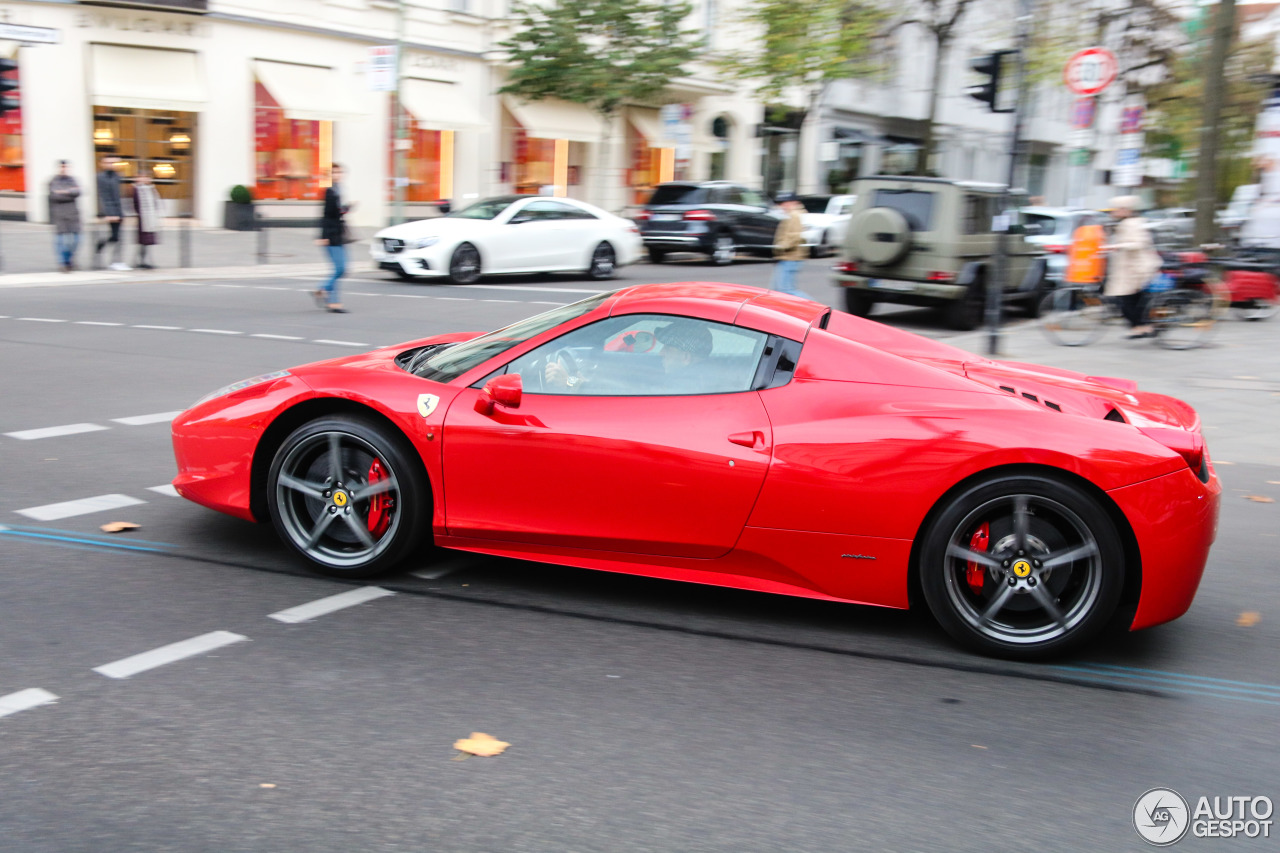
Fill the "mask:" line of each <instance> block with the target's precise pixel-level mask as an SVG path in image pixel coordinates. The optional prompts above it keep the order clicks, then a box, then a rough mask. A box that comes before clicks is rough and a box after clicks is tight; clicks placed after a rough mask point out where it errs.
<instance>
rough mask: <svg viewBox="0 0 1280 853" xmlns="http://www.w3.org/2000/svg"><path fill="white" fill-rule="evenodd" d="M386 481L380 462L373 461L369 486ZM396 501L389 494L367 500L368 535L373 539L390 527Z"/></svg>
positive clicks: (378, 460)
mask: <svg viewBox="0 0 1280 853" xmlns="http://www.w3.org/2000/svg"><path fill="white" fill-rule="evenodd" d="M385 479H387V472H386V471H384V470H383V468H382V460H380V459H375V460H373V464H371V465H370V466H369V477H368V483H369V485H373V484H374V483H380V482H382V481H383V480H385ZM395 506H396V499H395V496H394V495H393V494H391V493H390V492H383V493H382V494H378V495H374V496H373V497H371V498H369V533H371V534H372V535H373V537H374V538H375V539H377V538H378V537H379V536H381V535H382V534H384V533H386V532H387V528H388V527H390V526H391V512H392V511H393V510H394V509H395Z"/></svg>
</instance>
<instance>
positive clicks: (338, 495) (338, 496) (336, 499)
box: [333, 492, 347, 506]
mask: <svg viewBox="0 0 1280 853" xmlns="http://www.w3.org/2000/svg"><path fill="white" fill-rule="evenodd" d="M333 505H334V506H346V505H347V493H346V492H334V493H333Z"/></svg>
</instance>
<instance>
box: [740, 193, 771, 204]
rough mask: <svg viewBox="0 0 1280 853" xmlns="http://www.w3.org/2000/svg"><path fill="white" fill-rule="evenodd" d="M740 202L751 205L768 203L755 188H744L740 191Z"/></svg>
mask: <svg viewBox="0 0 1280 853" xmlns="http://www.w3.org/2000/svg"><path fill="white" fill-rule="evenodd" d="M741 197H742V204H749V205H751V206H752V207H768V206H769V203H768V202H766V201H765V200H764V196H763V195H762V194H760V193H758V192H756V191H755V190H747V189H744V190H742V191H741Z"/></svg>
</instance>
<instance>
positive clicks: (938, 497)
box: [173, 283, 1221, 658]
mask: <svg viewBox="0 0 1280 853" xmlns="http://www.w3.org/2000/svg"><path fill="white" fill-rule="evenodd" d="M173 441H174V449H175V452H176V455H177V461H178V471H179V473H178V476H177V478H176V479H175V480H174V481H173V483H174V486H175V487H176V488H177V490H178V492H179V493H180V494H182V495H183V496H184V497H186V498H189V499H190V500H193V501H195V502H197V503H200V504H203V505H204V506H207V507H211V508H213V509H216V510H219V511H221V512H226V513H230V514H232V515H235V516H239V517H241V518H245V519H250V520H259V521H260V520H265V519H267V518H270V519H271V521H272V523H273V524H274V525H275V528H276V530H277V531H278V532H279V534H280V536H281V537H282V538H283V539H284V541H285V542H287V543H288V544H289V545H290V546H291V547H292V548H293V549H294V550H296V551H297V552H298V554H299V555H301V556H302V557H303V558H305V559H307V560H309V561H310V562H311V565H312V566H313V567H314V568H315V569H316V570H317V571H320V572H323V573H325V574H329V575H336V576H340V577H349V578H359V577H366V576H369V575H373V574H375V573H378V572H383V571H386V570H388V569H390V568H391V567H392V566H394V565H396V564H397V563H400V562H402V561H403V560H405V559H406V558H407V557H408V556H409V555H411V554H414V553H416V552H422V553H425V546H426V545H428V544H431V545H434V546H435V547H437V548H453V549H459V550H464V551H475V552H480V553H485V554H497V555H503V556H509V557H518V558H522V559H527V560H537V561H542V562H548V563H558V564H562V565H568V566H579V567H583V568H592V569H603V570H606V571H614V572H625V573H628V574H635V575H644V576H649V577H655V578H667V579H675V580H684V581H694V582H698V583H705V584H718V585H721V586H729V587H736V588H739V589H749V590H761V591H767V592H777V593H786V594H790V595H800V596H808V597H811V598H820V599H828V600H834V601H846V602H857V603H862V604H874V605H879V606H883V607H896V608H905V607H908V606H911V605H913V604H925V605H927V606H928V608H929V610H930V611H931V612H932V613H933V615H934V617H935V618H936V619H937V620H938V622H939V623H940V624H941V625H942V626H943V628H945V629H946V630H947V631H948V632H949V633H950V634H951V635H953V636H954V637H955V638H956V639H958V640H959V641H961V642H963V643H966V644H968V645H970V646H972V647H975V648H977V649H979V650H981V651H983V652H986V653H990V654H997V655H1002V656H1006V657H1016V658H1033V657H1039V656H1044V655H1046V654H1050V653H1060V652H1061V651H1063V650H1064V649H1067V648H1069V647H1072V646H1076V645H1078V644H1079V643H1081V642H1083V641H1085V640H1086V639H1088V638H1089V637H1090V636H1093V635H1094V634H1096V633H1097V632H1098V631H1099V630H1101V629H1102V628H1103V627H1104V626H1105V625H1106V624H1107V623H1109V622H1111V621H1112V620H1122V621H1123V624H1124V625H1126V626H1128V627H1129V628H1131V629H1138V628H1144V627H1147V626H1150V625H1155V624H1158V623H1160V622H1165V621H1168V620H1170V619H1175V618H1177V617H1178V616H1180V615H1182V614H1183V613H1184V612H1185V611H1186V610H1187V608H1188V607H1189V606H1190V604H1191V600H1192V597H1193V596H1194V595H1195V592H1196V587H1197V586H1198V584H1199V581H1200V576H1201V574H1202V572H1203V571H1204V567H1205V562H1206V560H1207V559H1208V554H1209V546H1210V544H1211V543H1212V542H1213V538H1214V535H1215V532H1216V527H1217V514H1218V502H1219V495H1220V492H1221V488H1220V486H1219V483H1218V480H1217V478H1216V476H1215V475H1214V472H1213V468H1212V466H1211V465H1210V463H1209V457H1208V454H1207V452H1206V449H1205V444H1204V439H1203V438H1202V436H1201V434H1200V424H1199V418H1198V417H1197V415H1196V413H1195V412H1194V411H1193V410H1192V409H1191V407H1189V406H1187V405H1186V404H1185V403H1182V402H1181V401H1179V400H1175V399H1173V398H1171V397H1166V396H1162V395H1159V394H1148V393H1142V392H1140V391H1138V390H1137V386H1136V385H1135V384H1134V383H1132V382H1129V381H1126V380H1122V379H1111V378H1105V377H1097V376H1084V375H1081V374H1076V373H1071V372H1068V371H1063V370H1056V369H1052V368H1046V367H1037V366H1033V365H1027V364H1015V363H1009V362H995V361H990V360H987V359H984V358H981V357H978V356H975V355H972V354H970V353H967V352H964V351H962V350H959V349H956V348H954V347H951V346H948V345H946V344H943V343H939V342H936V341H932V340H929V339H927V338H923V337H920V336H917V335H914V334H910V333H908V332H902V331H898V330H895V329H892V328H890V327H888V326H884V325H881V324H879V323H875V322H872V321H868V320H862V319H858V318H856V317H852V316H850V315H848V314H844V313H841V312H838V311H832V310H831V309H829V308H827V307H826V306H823V305H819V304H818V303H816V302H810V301H807V300H803V299H798V298H794V297H791V296H786V295H782V294H779V293H775V292H771V291H766V290H760V289H757V288H752V287H741V286H735V285H721V284H699V283H694V284H656V285H645V286H639V287H628V288H625V289H622V290H618V291H616V292H612V293H602V294H599V295H597V296H592V297H591V298H589V299H584V300H582V301H581V302H576V303H574V304H572V305H566V306H564V307H561V308H556V309H555V310H552V311H548V312H547V313H545V314H540V315H538V316H536V317H532V318H530V319H527V320H523V321H521V322H518V323H515V324H514V325H511V326H508V327H506V328H504V329H499V330H498V331H496V332H490V333H488V334H477V333H467V334H450V335H439V336H436V337H432V338H426V339H424V340H420V341H415V342H411V343H406V344H402V345H400V346H396V347H389V348H386V349H379V350H375V351H373V352H370V353H367V354H364V355H356V356H350V357H346V358H338V359H332V360H329V361H322V362H317V363H315V364H309V365H306V366H303V367H297V368H293V369H290V370H282V371H279V372H276V373H268V374H265V375H263V376H258V377H254V378H253V379H248V380H245V381H243V382H238V383H236V384H234V385H231V386H229V387H227V388H224V389H222V390H221V391H218V392H217V393H215V394H212V395H210V396H209V397H207V398H205V399H204V400H201V401H200V402H199V403H197V404H196V405H195V406H194V407H192V408H191V409H190V410H188V411H187V412H185V413H183V414H182V415H181V416H180V417H178V418H177V419H176V420H175V421H174V424H173ZM606 484H612V485H609V486H608V487H607V488H606V487H605V485H606Z"/></svg>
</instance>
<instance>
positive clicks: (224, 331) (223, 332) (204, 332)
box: [188, 329, 244, 335]
mask: <svg viewBox="0 0 1280 853" xmlns="http://www.w3.org/2000/svg"><path fill="white" fill-rule="evenodd" d="M188 331H191V332H199V333H200V334H202V335H243V334H244V332H233V331H232V330H231V329H188Z"/></svg>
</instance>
